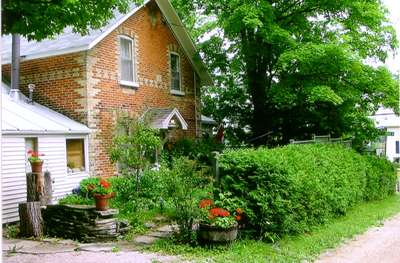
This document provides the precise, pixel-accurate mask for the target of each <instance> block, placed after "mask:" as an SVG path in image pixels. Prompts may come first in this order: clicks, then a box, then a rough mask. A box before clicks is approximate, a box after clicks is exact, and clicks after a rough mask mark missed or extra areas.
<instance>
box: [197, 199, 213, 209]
mask: <svg viewBox="0 0 400 263" xmlns="http://www.w3.org/2000/svg"><path fill="white" fill-rule="evenodd" d="M213 205H214V202H213V200H211V199H203V200H201V201H200V203H199V207H200V208H206V207H210V206H213Z"/></svg>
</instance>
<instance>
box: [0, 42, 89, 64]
mask: <svg viewBox="0 0 400 263" xmlns="http://www.w3.org/2000/svg"><path fill="white" fill-rule="evenodd" d="M88 49H89V48H88V45H83V46H79V47H73V48H66V49H59V50H51V51H48V52H41V53H35V54H32V55H25V56H24V55H23V56H21V62H22V61H26V60H33V59H38V58H47V57H54V56H60V55H65V54H70V53H77V52H81V51H86V50H88ZM10 63H11V60H9V59H5V60H2V61H1V64H2V65H6V64H10Z"/></svg>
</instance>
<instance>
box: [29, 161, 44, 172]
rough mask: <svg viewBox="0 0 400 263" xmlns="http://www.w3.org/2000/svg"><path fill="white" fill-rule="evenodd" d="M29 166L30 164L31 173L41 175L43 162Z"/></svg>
mask: <svg viewBox="0 0 400 263" xmlns="http://www.w3.org/2000/svg"><path fill="white" fill-rule="evenodd" d="M30 164H31V168H32V173H41V172H42V167H43V161H38V162H30Z"/></svg>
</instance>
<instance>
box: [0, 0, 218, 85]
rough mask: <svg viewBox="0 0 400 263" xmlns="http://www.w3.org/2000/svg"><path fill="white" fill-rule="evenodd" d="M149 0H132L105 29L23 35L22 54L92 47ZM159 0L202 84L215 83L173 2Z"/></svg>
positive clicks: (6, 47) (6, 41)
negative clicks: (41, 37) (45, 35)
mask: <svg viewBox="0 0 400 263" xmlns="http://www.w3.org/2000/svg"><path fill="white" fill-rule="evenodd" d="M149 1H150V0H145V1H144V3H143V5H141V6H136V5H133V4H132V5H131V6H130V10H131V11H129V12H128V13H126V14H121V13H119V12H118V11H116V12H115V13H114V18H113V19H111V20H110V21H109V22H108V23H107V25H106V26H104V27H103V28H101V29H96V30H90V31H89V33H88V34H87V35H85V36H82V35H80V34H79V33H74V32H73V31H72V29H71V28H70V27H68V28H66V29H65V30H64V32H63V33H61V34H60V35H57V36H55V37H54V38H53V39H46V40H42V41H40V42H37V41H28V40H27V39H26V38H23V37H21V43H20V45H21V51H20V53H21V57H23V59H25V60H30V59H37V58H44V57H49V56H56V55H62V54H68V53H73V52H79V51H85V50H89V49H91V48H93V47H94V46H95V45H96V44H98V43H99V42H100V41H101V40H102V39H104V38H105V37H106V36H107V35H108V34H110V33H111V32H112V31H113V30H115V29H116V28H117V27H118V26H120V25H121V24H122V23H123V22H124V21H126V20H127V19H128V18H129V17H131V16H132V15H133V14H134V13H136V12H137V11H138V10H139V9H140V8H141V7H143V6H144V5H145V4H146V3H148V2H149ZM156 2H157V4H158V6H159V7H160V10H161V12H162V13H163V14H164V16H165V18H166V19H167V21H168V23H169V26H170V28H171V29H172V32H173V33H174V35H175V37H176V38H177V40H178V42H179V43H180V44H181V46H182V47H183V50H184V51H185V53H186V55H187V56H188V58H189V60H190V62H191V64H192V66H193V68H194V69H195V71H196V72H197V74H198V75H199V76H200V79H201V82H202V84H205V85H210V84H212V79H211V76H210V74H209V73H208V71H207V68H206V66H205V65H204V63H203V62H202V60H201V59H200V57H199V56H198V54H197V50H196V48H195V46H194V44H193V41H192V39H191V38H190V35H189V33H188V32H187V31H186V29H185V27H184V25H183V24H182V22H181V20H180V19H179V17H178V15H177V14H176V11H175V9H174V8H173V7H172V5H171V3H170V2H169V1H168V0H156ZM11 43H12V37H11V35H6V36H2V45H3V46H2V49H1V55H2V64H8V63H10V62H11Z"/></svg>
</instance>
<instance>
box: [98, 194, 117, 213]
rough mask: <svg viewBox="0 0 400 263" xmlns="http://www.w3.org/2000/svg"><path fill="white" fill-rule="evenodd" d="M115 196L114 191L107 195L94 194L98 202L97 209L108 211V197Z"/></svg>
mask: <svg viewBox="0 0 400 263" xmlns="http://www.w3.org/2000/svg"><path fill="white" fill-rule="evenodd" d="M114 196H115V194H114V193H109V194H106V195H99V194H94V195H93V197H94V201H95V203H96V210H98V211H106V210H107V209H108V199H110V198H113V197H114Z"/></svg>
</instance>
